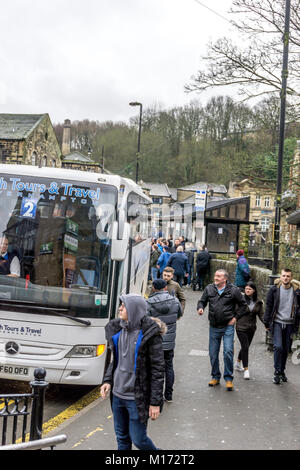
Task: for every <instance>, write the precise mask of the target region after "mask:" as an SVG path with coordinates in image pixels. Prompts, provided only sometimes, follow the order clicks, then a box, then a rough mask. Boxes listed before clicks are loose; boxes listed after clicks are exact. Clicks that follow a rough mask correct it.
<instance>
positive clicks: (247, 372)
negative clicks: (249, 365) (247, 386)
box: [244, 369, 250, 380]
mask: <svg viewBox="0 0 300 470" xmlns="http://www.w3.org/2000/svg"><path fill="white" fill-rule="evenodd" d="M244 379H246V380H249V379H250V373H249V369H245V370H244Z"/></svg>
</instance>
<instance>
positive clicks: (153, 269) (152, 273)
mask: <svg viewBox="0 0 300 470" xmlns="http://www.w3.org/2000/svg"><path fill="white" fill-rule="evenodd" d="M158 271H159V270H158V268H151V276H152V281H154V280H155V279H157V275H158Z"/></svg>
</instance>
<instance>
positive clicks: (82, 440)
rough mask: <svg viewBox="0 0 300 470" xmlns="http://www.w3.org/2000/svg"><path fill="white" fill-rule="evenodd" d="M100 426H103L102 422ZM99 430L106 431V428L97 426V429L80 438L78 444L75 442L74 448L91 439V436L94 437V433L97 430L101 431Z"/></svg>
mask: <svg viewBox="0 0 300 470" xmlns="http://www.w3.org/2000/svg"><path fill="white" fill-rule="evenodd" d="M100 426H102V425H101V424H100ZM99 431H104V429H103V428H102V427H99V426H98V427H97V428H96V429H94V430H93V431H91V432H89V433H88V434H87V435H86V436H85V437H83V438H82V439H80V441H78V442H76V444H74V445H73V446H72V449H75V447H78V446H80V444H82V443H83V442H84V441H85V440H87V439H89V438H90V437H92V436H93V435H94V434H96V432H99Z"/></svg>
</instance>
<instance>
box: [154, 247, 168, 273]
mask: <svg viewBox="0 0 300 470" xmlns="http://www.w3.org/2000/svg"><path fill="white" fill-rule="evenodd" d="M170 256H171V253H169V248H168V247H167V246H166V245H163V252H162V253H161V255H160V257H159V258H158V260H157V266H159V272H160V277H162V273H163V270H164V269H165V267H166V266H167V264H168V261H169V258H170Z"/></svg>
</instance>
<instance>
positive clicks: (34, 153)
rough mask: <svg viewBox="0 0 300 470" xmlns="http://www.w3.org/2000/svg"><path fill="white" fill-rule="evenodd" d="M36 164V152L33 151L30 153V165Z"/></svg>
mask: <svg viewBox="0 0 300 470" xmlns="http://www.w3.org/2000/svg"><path fill="white" fill-rule="evenodd" d="M36 164H37V155H36V152H33V154H32V155H31V165H34V166H35V165H36Z"/></svg>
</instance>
